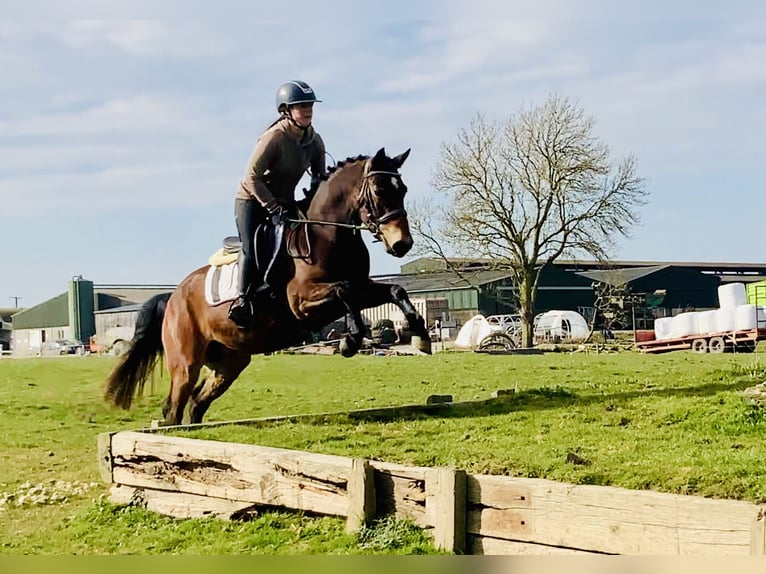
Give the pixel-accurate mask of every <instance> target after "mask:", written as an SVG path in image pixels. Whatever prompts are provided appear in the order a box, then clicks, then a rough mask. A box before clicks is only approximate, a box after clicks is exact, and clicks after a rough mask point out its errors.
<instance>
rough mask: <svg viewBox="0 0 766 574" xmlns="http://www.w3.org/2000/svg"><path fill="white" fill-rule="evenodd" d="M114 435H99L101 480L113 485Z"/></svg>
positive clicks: (107, 433) (104, 433)
mask: <svg viewBox="0 0 766 574" xmlns="http://www.w3.org/2000/svg"><path fill="white" fill-rule="evenodd" d="M113 434H114V433H110V432H102V433H99V435H98V471H99V474H100V475H101V480H103V481H104V482H105V483H107V484H112V435H113Z"/></svg>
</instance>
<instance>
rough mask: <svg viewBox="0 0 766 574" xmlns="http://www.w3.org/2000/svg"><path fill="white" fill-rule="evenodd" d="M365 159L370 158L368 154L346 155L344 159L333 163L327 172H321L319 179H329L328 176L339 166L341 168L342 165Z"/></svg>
mask: <svg viewBox="0 0 766 574" xmlns="http://www.w3.org/2000/svg"><path fill="white" fill-rule="evenodd" d="M367 159H370V156H368V155H358V156H356V157H347V158H346V159H342V160H340V161H339V162H338V163H337V164H335V165H334V166H332V167H331V168H329V169H328V170H327V173H325V174H322V176H321V177H320V180H322V181H326V180H328V179H330V177H331V176H332V175H333V174H334V173H335V172H337V171H338V170H339V169H340V168H342V167H343V166H345V165H346V164H348V163H356V162H358V161H362V160H367Z"/></svg>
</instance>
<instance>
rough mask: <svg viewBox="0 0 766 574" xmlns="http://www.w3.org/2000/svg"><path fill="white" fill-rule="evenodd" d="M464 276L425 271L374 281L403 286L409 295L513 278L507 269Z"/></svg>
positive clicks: (465, 287)
mask: <svg viewBox="0 0 766 574" xmlns="http://www.w3.org/2000/svg"><path fill="white" fill-rule="evenodd" d="M462 275H463V277H461V276H460V275H458V274H457V273H455V272H453V271H424V272H422V273H407V274H404V275H377V276H374V277H373V278H372V279H373V280H374V281H379V282H381V283H391V284H397V285H401V286H402V287H404V289H405V290H406V291H407V292H408V293H419V292H424V291H451V290H453V289H470V288H472V287H474V286H475V285H486V284H487V283H493V282H495V281H500V280H502V279H505V278H507V277H510V276H511V274H510V272H509V271H507V270H505V269H495V270H492V269H480V270H477V271H465V272H463V273H462ZM464 277H465V278H468V279H469V280H466V279H465V278H464Z"/></svg>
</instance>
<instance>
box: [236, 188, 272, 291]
mask: <svg viewBox="0 0 766 574" xmlns="http://www.w3.org/2000/svg"><path fill="white" fill-rule="evenodd" d="M265 218H266V210H265V209H264V208H263V207H262V206H261V204H260V203H258V202H257V201H255V200H253V199H239V198H237V199H236V200H235V201H234V220H235V221H236V223H237V233H238V234H239V240H240V241H241V242H242V250H241V251H240V252H239V258H238V260H237V263H238V266H239V274H238V275H239V292H240V294H244V293H246V292H247V291H248V288H249V287H250V285H251V284H252V283H253V281H254V280H255V279H256V277H255V276H254V274H255V273H256V272H257V269H256V265H255V229H256V227H258V224H259V223H261V222H262V221H263V220H264V219H265ZM258 282H259V283H260V281H258Z"/></svg>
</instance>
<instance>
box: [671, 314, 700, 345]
mask: <svg viewBox="0 0 766 574" xmlns="http://www.w3.org/2000/svg"><path fill="white" fill-rule="evenodd" d="M698 316H699V313H698V312H696V311H691V312H689V313H679V314H678V315H676V316H675V317H673V318H672V323H671V325H670V333H671V337H673V338H676V337H688V336H689V335H697V334H699V326H698V319H697V318H698Z"/></svg>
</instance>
